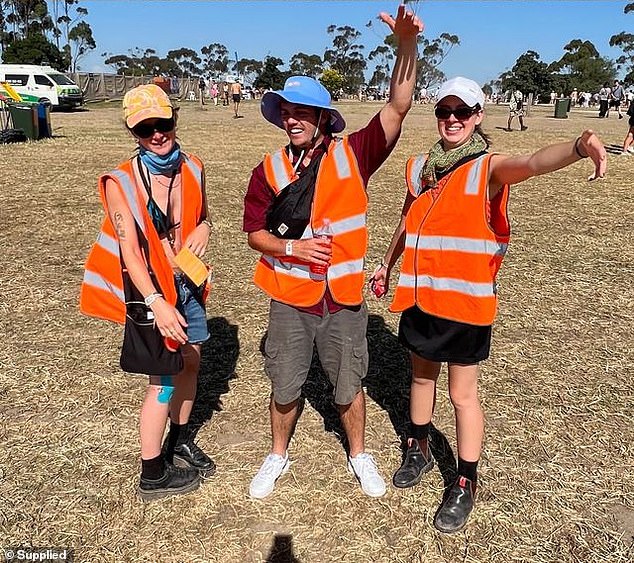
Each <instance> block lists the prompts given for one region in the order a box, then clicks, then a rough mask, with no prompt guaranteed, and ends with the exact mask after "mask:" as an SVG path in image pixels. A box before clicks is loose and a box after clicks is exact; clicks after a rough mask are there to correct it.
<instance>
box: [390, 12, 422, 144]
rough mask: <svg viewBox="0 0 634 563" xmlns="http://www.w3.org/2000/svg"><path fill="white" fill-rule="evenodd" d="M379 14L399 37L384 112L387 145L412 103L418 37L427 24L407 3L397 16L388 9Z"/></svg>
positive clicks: (394, 135)
mask: <svg viewBox="0 0 634 563" xmlns="http://www.w3.org/2000/svg"><path fill="white" fill-rule="evenodd" d="M379 17H380V18H381V20H382V21H383V22H385V23H386V24H387V25H388V27H389V28H390V30H391V31H392V33H394V35H396V36H397V38H398V50H397V53H396V63H395V64H394V70H393V71H392V79H391V82H390V99H389V101H388V102H387V104H386V105H385V106H384V107H383V109H382V110H381V113H380V118H381V125H382V126H383V131H385V140H386V141H387V146H390V145H391V144H392V143H394V141H395V140H396V139H397V137H398V134H399V132H400V130H401V124H402V123H403V119H405V115H407V112H408V111H409V109H410V107H411V106H412V94H413V93H414V86H415V85H416V37H417V36H418V34H419V33H421V32H422V31H423V27H424V26H423V24H422V22H421V21H420V20H419V19H418V17H417V16H416V15H415V14H414V13H413V12H411V11H409V10H406V9H405V6H404V5H401V6H399V7H398V13H397V15H396V19H395V18H393V17H392V16H390V15H389V14H387V13H385V12H381V13H380V14H379Z"/></svg>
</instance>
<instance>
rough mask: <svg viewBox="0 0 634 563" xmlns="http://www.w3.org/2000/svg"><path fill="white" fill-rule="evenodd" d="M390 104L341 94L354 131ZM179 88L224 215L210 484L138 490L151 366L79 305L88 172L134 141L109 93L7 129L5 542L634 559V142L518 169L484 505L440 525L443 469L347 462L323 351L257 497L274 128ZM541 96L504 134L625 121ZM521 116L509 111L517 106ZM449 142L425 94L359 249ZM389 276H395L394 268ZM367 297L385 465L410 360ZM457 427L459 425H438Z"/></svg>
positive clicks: (510, 143) (205, 384) (0, 393)
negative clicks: (280, 463)
mask: <svg viewBox="0 0 634 563" xmlns="http://www.w3.org/2000/svg"><path fill="white" fill-rule="evenodd" d="M379 107H380V106H379V105H378V104H373V103H367V104H361V103H354V102H344V103H341V104H340V109H341V110H342V112H343V114H344V115H345V116H346V117H347V120H348V130H349V131H351V130H354V129H356V128H359V127H361V126H362V125H364V124H365V123H366V122H367V120H368V119H369V118H370V117H371V115H372V114H373V112H375V111H378V109H379ZM242 110H243V111H242V113H243V114H244V118H243V119H237V120H234V119H232V118H231V116H232V111H231V110H230V109H228V108H222V107H213V106H206V110H205V111H203V110H201V109H200V108H198V107H197V106H196V105H195V104H193V103H191V104H186V103H185V104H183V108H182V112H181V120H180V129H179V136H180V138H181V141H182V145H183V147H184V148H185V149H186V150H188V151H191V152H194V153H196V154H198V155H199V156H200V157H201V158H202V159H203V161H204V162H205V163H206V167H207V186H208V194H209V198H210V205H211V209H212V214H213V217H214V223H215V227H214V233H213V241H212V243H211V245H210V250H209V252H208V259H209V261H210V262H212V263H213V264H214V265H215V270H216V283H215V289H214V292H213V293H212V296H211V299H210V302H209V305H208V317H209V325H210V328H211V332H212V339H211V341H210V342H209V343H208V344H207V345H206V346H205V347H204V349H203V367H202V373H201V379H200V391H199V398H198V402H197V405H196V408H195V420H196V421H197V423H198V424H199V425H200V430H199V432H198V438H197V439H198V441H199V443H200V444H201V445H202V446H203V447H204V449H205V450H206V451H208V452H209V453H210V454H211V455H212V456H213V458H214V459H215V461H216V463H217V465H218V471H217V474H216V476H215V477H213V479H211V480H210V481H209V482H207V483H206V484H204V485H203V486H202V487H201V488H200V489H199V490H198V491H197V492H195V493H193V494H190V495H186V496H183V497H179V498H173V499H166V500H164V501H159V502H156V503H151V504H143V503H141V502H140V501H139V500H137V498H136V496H135V489H136V486H137V479H138V470H139V461H138V438H137V420H138V409H139V406H140V402H141V398H142V395H143V391H144V386H145V381H144V379H142V378H139V377H135V376H131V375H127V374H125V373H122V372H121V370H120V368H119V366H118V360H119V347H120V343H121V337H122V331H121V329H120V327H117V326H113V325H109V324H107V323H105V322H101V321H97V320H94V319H89V318H85V317H83V316H81V315H80V314H79V312H78V307H77V296H78V288H79V283H80V279H81V276H82V266H83V261H84V259H85V256H86V253H87V251H88V248H89V246H90V245H91V243H92V242H93V240H94V238H95V236H96V234H97V230H98V225H99V222H100V220H101V217H102V210H101V206H100V202H99V199H98V195H97V191H96V179H97V176H98V175H99V174H100V173H102V172H104V171H106V170H109V169H111V168H112V167H114V166H115V165H116V164H117V163H118V162H120V161H121V160H123V159H125V158H127V157H128V156H130V155H131V152H132V148H133V142H132V140H131V138H130V137H129V135H128V134H127V133H126V131H125V130H124V128H123V125H122V120H121V117H120V110H119V104H111V105H101V106H98V107H97V106H95V107H92V106H91V107H89V108H88V110H87V111H84V112H77V113H54V114H53V116H52V120H53V127H54V133H55V137H54V138H53V139H49V140H44V141H40V142H37V143H29V144H19V145H6V146H0V162H1V168H0V184H1V188H0V213H1V216H2V227H1V229H2V235H1V237H0V261H1V262H0V292H1V295H2V299H1V300H0V319H1V320H0V340H1V341H2V346H1V347H0V446H1V448H0V546H5V547H6V546H17V545H33V546H66V547H71V548H74V549H75V555H76V561H82V562H140V561H147V562H161V563H162V562H188V563H189V562H223V563H224V562H227V563H242V562H258V561H268V562H302V563H322V562H324V563H325V562H330V561H337V562H338V561H342V562H349V563H356V562H366V561H372V562H374V561H378V562H386V563H387V562H402V563H405V562H407V563H415V562H423V561H424V562H436V561H439V562H440V561H446V562H458V561H464V562H490V561H497V562H501V563H508V562H525V561H526V562H529V561H530V562H538V563H541V562H546V561H549V562H583V563H586V562H606V561H610V562H626V561H632V560H633V559H634V544H633V542H634V487H633V486H632V481H633V478H634V472H633V470H632V467H633V465H634V445H633V443H634V424H633V423H632V408H633V405H634V401H633V393H632V387H633V385H634V377H633V375H634V345H633V338H632V328H633V325H634V290H633V284H632V280H633V278H634V265H633V264H634V236H633V234H632V225H633V223H634V175H633V171H634V157H626V156H619V155H617V154H614V153H610V154H609V156H608V158H609V163H608V166H609V168H608V175H607V177H606V179H605V180H604V181H597V182H593V183H588V182H586V180H585V179H586V178H587V176H588V175H589V174H590V172H591V169H592V166H591V164H590V163H589V162H588V161H584V162H580V163H576V164H574V165H572V166H570V167H569V168H567V169H565V170H563V171H559V172H557V173H554V174H551V175H550V176H547V177H542V178H537V179H534V180H531V181H528V182H525V183H524V184H523V185H520V186H517V187H514V188H513V190H512V198H511V205H510V214H511V217H512V224H513V231H514V238H513V240H512V242H511V246H510V250H509V254H508V256H507V259H506V261H505V264H504V267H503V268H502V272H501V276H500V280H499V281H500V297H501V307H500V312H499V316H498V319H497V321H496V325H495V329H494V341H493V349H492V356H491V358H490V359H489V360H488V361H487V362H485V363H484V364H483V369H482V371H483V375H482V380H481V396H482V402H483V405H484V409H485V412H486V418H487V428H486V438H485V444H484V452H483V458H482V462H481V477H480V488H479V497H478V505H477V507H476V510H475V512H474V513H473V515H472V518H471V520H470V522H469V525H468V526H467V528H466V529H465V530H464V531H463V532H461V533H459V534H457V535H455V536H443V535H441V534H439V533H437V532H436V531H435V530H434V528H433V526H432V523H431V521H432V518H433V514H434V512H435V510H436V508H437V503H438V500H439V498H440V496H441V494H442V490H443V478H442V476H441V473H440V472H439V471H438V469H435V470H434V471H433V472H432V473H430V474H429V475H427V476H426V477H425V479H424V480H423V482H422V483H421V484H420V485H418V486H417V487H415V488H414V489H409V490H397V489H394V488H393V487H392V486H390V487H389V490H388V493H387V495H386V496H385V497H383V498H381V499H378V500H377V499H370V498H368V497H366V496H364V495H363V493H362V492H361V490H360V488H359V486H358V485H357V483H356V481H355V480H354V479H353V478H352V477H351V476H350V475H349V474H348V473H347V471H346V464H345V454H344V450H343V448H342V446H341V443H340V441H339V439H338V431H339V429H338V425H337V423H336V420H334V419H333V417H332V413H333V406H332V403H331V402H330V400H329V390H328V389H327V386H326V384H325V382H324V380H323V375H322V374H321V372H320V370H319V369H318V367H317V366H315V369H314V370H313V371H311V376H310V379H309V382H308V383H307V385H306V389H305V396H306V404H305V409H304V412H303V415H302V417H301V420H300V423H299V425H298V429H297V432H296V434H295V437H294V439H293V441H292V443H291V447H290V455H291V458H292V460H293V461H294V463H293V465H292V468H291V471H290V472H289V473H288V474H287V475H286V476H285V477H283V478H282V479H280V481H279V482H278V485H277V488H276V490H275V492H274V493H273V494H272V495H271V496H270V497H269V498H267V499H266V500H264V501H254V500H251V499H250V498H249V497H248V493H247V489H248V484H249V481H250V479H251V478H252V476H253V474H254V472H255V471H256V470H257V468H258V466H259V464H260V462H261V461H262V459H263V457H264V456H265V454H266V453H267V451H268V448H269V427H268V412H267V401H268V394H269V385H268V382H267V380H266V378H265V376H264V374H263V370H262V358H261V355H260V353H259V345H260V340H261V338H262V336H263V334H264V331H265V328H266V323H267V299H266V298H265V297H264V296H263V295H262V294H261V293H260V292H259V291H258V290H257V289H256V288H255V287H254V286H253V284H252V282H251V276H252V270H253V266H254V264H255V262H256V258H257V257H256V255H255V253H254V252H252V251H251V250H250V249H249V248H248V246H247V243H246V236H245V235H244V234H243V233H242V232H241V225H242V200H243V196H244V193H245V189H246V185H247V181H248V179H249V175H250V172H251V170H252V168H253V167H254V166H255V165H256V164H257V163H258V161H259V160H260V159H261V157H262V156H263V154H264V153H265V152H266V151H269V150H272V149H275V148H277V147H278V146H279V145H281V144H282V143H283V142H284V140H285V137H284V134H283V133H282V132H281V131H279V130H276V129H275V128H274V127H273V126H271V125H269V124H267V123H266V122H265V121H264V120H263V119H262V118H261V117H260V115H259V109H258V106H257V104H256V103H255V102H246V103H244V104H243V108H242ZM552 113H553V110H552V108H538V109H536V110H533V115H531V117H529V118H528V120H527V123H528V125H529V126H530V128H529V130H528V131H526V132H524V133H520V132H518V131H514V132H511V133H507V132H504V131H503V130H502V127H503V126H505V125H506V109H505V108H504V107H502V106H500V107H492V108H490V109H489V111H488V114H489V115H488V117H487V119H486V120H485V124H484V125H485V130H487V131H488V132H489V133H490V134H491V135H492V137H493V141H494V149H496V150H498V151H504V152H509V153H515V154H517V153H521V152H526V151H532V150H535V149H537V148H538V147H540V146H542V145H545V144H547V143H551V142H555V141H557V140H563V139H571V138H574V137H575V136H577V135H578V134H579V133H580V132H581V130H582V129H584V128H586V127H592V128H594V129H595V130H596V131H598V133H599V134H600V135H601V137H602V138H603V140H604V141H605V143H606V145H619V144H620V143H621V141H622V138H623V136H624V135H625V131H626V120H621V121H619V120H617V119H616V116H612V117H611V118H610V119H609V120H600V119H598V118H597V117H596V112H594V111H593V112H583V111H574V112H573V113H572V115H571V116H570V118H569V119H567V120H561V119H553V118H552V117H551V116H552ZM514 125H515V126H517V123H515V124H514ZM435 139H436V133H435V122H434V120H433V119H432V111H431V106H428V105H427V106H416V107H414V108H413V109H412V111H411V113H410V115H409V116H408V118H407V120H406V122H405V126H404V131H403V135H402V138H401V140H400V142H399V144H398V146H397V147H396V149H395V150H394V153H393V154H392V156H391V157H390V158H389V160H388V161H387V162H386V163H385V165H384V166H383V167H382V168H381V170H380V171H379V172H378V173H377V174H376V175H375V176H374V177H373V179H372V180H371V183H370V187H369V192H370V197H371V201H370V212H369V220H370V234H371V240H370V252H369V257H368V258H369V260H368V269H370V270H371V269H372V268H373V267H374V264H375V263H376V262H377V260H378V259H379V257H380V256H382V253H383V251H384V249H385V248H386V245H387V243H388V241H389V238H390V236H391V233H392V229H393V227H394V224H395V222H396V221H397V217H398V214H399V212H400V207H401V203H402V199H403V196H404V190H405V188H404V182H403V171H404V164H405V161H406V158H407V157H408V156H409V155H412V154H414V153H417V152H420V151H421V150H423V149H426V148H427V147H428V146H429V145H430V144H431V143H432V142H433V141H435ZM394 281H395V280H394V279H393V282H394ZM387 305H388V302H387V301H386V302H378V301H376V300H370V305H369V306H370V315H371V317H370V326H369V331H368V338H369V342H370V348H371V365H370V371H369V375H368V378H367V380H366V384H367V392H368V395H369V399H368V424H367V446H368V449H369V450H370V451H371V452H372V453H373V454H374V455H375V457H376V459H377V462H378V465H379V468H380V470H381V472H382V473H383V475H384V476H385V477H386V480H387V479H390V478H391V474H392V472H393V471H394V470H395V469H396V468H397V467H398V466H399V464H400V459H401V450H400V436H401V433H402V431H403V425H404V423H405V420H406V418H407V401H408V393H409V391H408V377H409V374H408V369H409V368H408V363H407V357H406V355H405V354H404V353H403V351H402V349H401V348H400V347H399V345H398V343H397V340H396V329H397V326H398V317H397V316H396V315H393V314H391V313H389V312H388V310H387ZM438 399H439V400H438V405H437V413H436V416H435V419H434V422H435V426H436V428H437V432H435V433H434V451H435V452H436V454H437V456H438V457H439V458H440V464H441V466H442V468H443V470H444V472H445V475H447V471H448V468H449V466H448V463H449V462H450V460H451V456H452V455H453V454H452V452H451V450H448V449H445V450H444V451H443V444H444V445H445V448H446V445H447V443H448V444H450V445H451V446H452V447H454V448H455V434H454V430H453V414H452V413H453V411H452V408H451V404H450V403H449V400H448V397H447V392H446V375H445V373H444V372H443V374H441V378H440V380H439V396H438ZM445 438H446V440H445Z"/></svg>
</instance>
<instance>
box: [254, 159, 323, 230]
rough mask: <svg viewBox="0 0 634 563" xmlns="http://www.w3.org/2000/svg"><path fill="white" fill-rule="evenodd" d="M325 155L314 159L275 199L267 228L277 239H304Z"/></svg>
mask: <svg viewBox="0 0 634 563" xmlns="http://www.w3.org/2000/svg"><path fill="white" fill-rule="evenodd" d="M324 154H325V152H323V153H321V154H320V155H319V156H317V157H316V158H313V159H312V160H311V161H310V164H309V165H308V166H307V167H306V169H305V170H304V171H303V172H302V174H301V175H300V177H299V178H297V180H295V181H294V182H291V183H290V184H289V185H288V186H286V187H285V188H284V189H283V190H282V191H281V192H280V193H278V194H277V196H276V197H275V200H274V201H273V205H272V206H271V209H270V210H269V212H268V214H267V216H266V228H267V230H268V231H269V232H270V233H271V234H273V235H275V236H276V237H277V238H285V239H295V240H297V239H300V238H301V237H302V234H303V232H304V230H305V229H306V225H308V223H309V222H310V214H311V211H312V207H313V197H314V196H315V182H316V181H317V172H318V171H319V163H320V162H321V159H322V158H323V156H324Z"/></svg>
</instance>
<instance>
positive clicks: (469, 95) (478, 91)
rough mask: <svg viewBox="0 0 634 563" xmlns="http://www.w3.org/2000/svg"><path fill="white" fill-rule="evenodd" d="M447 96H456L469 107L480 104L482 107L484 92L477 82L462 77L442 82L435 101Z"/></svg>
mask: <svg viewBox="0 0 634 563" xmlns="http://www.w3.org/2000/svg"><path fill="white" fill-rule="evenodd" d="M447 96H456V97H457V98H460V99H461V100H462V101H463V102H464V103H465V104H467V105H468V106H470V107H473V106H475V105H476V104H480V107H481V108H483V107H484V92H483V91H482V88H480V86H479V85H478V83H477V82H474V81H473V80H471V79H469V78H464V77H463V76H456V77H455V78H450V79H449V80H447V81H446V82H443V83H442V84H441V86H440V89H439V90H438V95H437V96H436V99H437V100H438V101H440V100H442V99H443V98H446V97H447Z"/></svg>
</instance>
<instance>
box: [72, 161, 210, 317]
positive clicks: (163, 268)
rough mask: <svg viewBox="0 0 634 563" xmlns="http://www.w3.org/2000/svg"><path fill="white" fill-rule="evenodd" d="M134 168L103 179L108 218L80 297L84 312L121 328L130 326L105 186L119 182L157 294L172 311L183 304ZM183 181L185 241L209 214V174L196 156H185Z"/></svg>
mask: <svg viewBox="0 0 634 563" xmlns="http://www.w3.org/2000/svg"><path fill="white" fill-rule="evenodd" d="M183 154H184V153H183ZM132 162H133V161H132V160H128V161H126V162H124V163H122V164H120V165H119V166H118V167H117V168H116V169H115V170H113V171H112V172H109V173H107V174H104V175H103V176H101V177H100V178H99V193H100V196H101V202H102V204H103V207H104V210H105V211H106V216H105V218H104V220H103V223H102V225H101V231H100V233H99V235H98V237H97V242H95V244H94V245H93V247H92V248H91V250H90V252H89V254H88V258H87V259H86V264H85V269H84V279H83V282H82V284H81V289H80V294H79V309H80V311H81V312H82V313H84V314H85V315H89V316H91V317H98V318H101V319H106V320H109V321H114V322H118V323H124V322H125V312H126V309H125V296H124V291H123V277H122V274H121V272H122V267H123V266H122V263H121V254H120V249H119V241H118V239H117V235H116V232H115V229H114V227H113V225H112V222H111V221H110V217H109V216H108V205H107V203H106V193H105V186H106V180H108V179H112V180H114V181H115V182H116V184H117V186H118V188H119V189H120V190H121V193H122V194H123V196H124V198H125V200H126V203H127V205H128V207H129V208H130V212H131V213H132V216H133V217H134V221H135V223H136V225H137V228H138V229H140V231H141V232H142V233H143V235H144V236H145V238H146V239H147V241H148V249H149V265H148V268H149V269H150V270H151V271H152V272H154V274H155V276H156V281H157V282H158V285H159V287H158V288H157V290H158V291H159V292H160V293H162V294H163V297H164V298H165V300H166V301H167V302H168V303H170V304H171V305H175V304H176V298H177V294H176V287H175V285H174V271H173V270H172V267H171V266H170V263H169V261H168V260H167V256H165V251H164V250H163V245H162V244H161V241H160V239H159V236H158V234H157V232H156V229H155V228H154V224H153V223H152V219H151V218H150V215H149V213H148V212H147V208H146V206H145V203H144V201H143V196H142V192H141V191H140V188H139V187H138V186H137V184H136V179H135V177H134V172H133V169H132ZM181 175H182V196H181V198H182V202H181V229H182V231H181V232H182V238H183V240H185V239H186V238H187V236H188V235H189V233H191V232H192V231H193V230H194V229H195V228H196V226H197V225H198V223H199V222H200V219H201V217H202V213H203V189H204V173H203V165H202V162H201V161H200V160H199V159H198V158H196V157H195V156H193V155H189V154H184V159H183V164H182V165H181Z"/></svg>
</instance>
